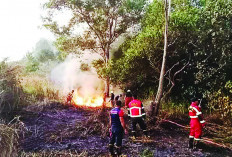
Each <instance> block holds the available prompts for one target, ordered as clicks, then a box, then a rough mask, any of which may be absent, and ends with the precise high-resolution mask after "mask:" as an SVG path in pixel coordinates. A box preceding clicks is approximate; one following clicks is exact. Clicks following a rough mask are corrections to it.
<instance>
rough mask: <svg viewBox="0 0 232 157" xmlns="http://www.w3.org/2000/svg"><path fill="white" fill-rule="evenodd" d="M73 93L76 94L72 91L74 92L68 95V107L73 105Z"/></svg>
mask: <svg viewBox="0 0 232 157" xmlns="http://www.w3.org/2000/svg"><path fill="white" fill-rule="evenodd" d="M73 93H74V90H72V91H71V92H70V93H68V95H67V100H66V103H67V104H68V105H71V104H72V98H73Z"/></svg>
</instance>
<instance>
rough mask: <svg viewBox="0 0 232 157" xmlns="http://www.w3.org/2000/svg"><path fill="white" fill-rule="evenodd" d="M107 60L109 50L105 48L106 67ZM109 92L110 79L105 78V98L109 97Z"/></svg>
mask: <svg viewBox="0 0 232 157" xmlns="http://www.w3.org/2000/svg"><path fill="white" fill-rule="evenodd" d="M109 58H110V50H109V48H107V50H106V67H108V62H109ZM109 91H110V78H109V76H107V77H106V80H105V93H106V95H107V97H109Z"/></svg>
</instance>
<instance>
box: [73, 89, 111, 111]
mask: <svg viewBox="0 0 232 157" xmlns="http://www.w3.org/2000/svg"><path fill="white" fill-rule="evenodd" d="M72 100H73V102H74V104H75V105H76V106H86V107H101V106H103V103H104V100H103V96H93V97H90V96H85V97H83V96H81V94H78V92H77V91H76V90H75V92H74V94H73V99H72ZM106 106H108V105H106Z"/></svg>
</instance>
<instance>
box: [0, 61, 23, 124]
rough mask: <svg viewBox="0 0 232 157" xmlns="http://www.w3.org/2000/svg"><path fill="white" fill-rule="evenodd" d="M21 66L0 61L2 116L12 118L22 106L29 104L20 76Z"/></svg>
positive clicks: (0, 116) (0, 105)
mask: <svg viewBox="0 0 232 157" xmlns="http://www.w3.org/2000/svg"><path fill="white" fill-rule="evenodd" d="M20 73H21V67H20V66H18V65H13V64H11V65H10V64H9V63H7V60H3V61H2V62H0V118H3V119H8V120H10V119H12V118H13V117H14V114H17V111H18V110H19V109H20V107H21V106H23V105H25V104H28V103H27V95H25V94H24V93H23V90H22V88H21V86H20V82H19V80H18V76H19V74H20Z"/></svg>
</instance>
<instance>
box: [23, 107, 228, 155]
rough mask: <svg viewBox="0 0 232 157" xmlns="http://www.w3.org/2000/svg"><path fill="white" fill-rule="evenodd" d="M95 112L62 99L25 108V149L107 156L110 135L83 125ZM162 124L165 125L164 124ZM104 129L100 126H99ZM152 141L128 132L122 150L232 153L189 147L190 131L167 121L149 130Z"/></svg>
mask: <svg viewBox="0 0 232 157" xmlns="http://www.w3.org/2000/svg"><path fill="white" fill-rule="evenodd" d="M95 113H96V112H95V111H94V110H84V109H76V108H74V107H67V106H64V105H62V104H59V103H51V104H50V105H47V106H44V107H42V108H41V107H35V108H31V109H27V110H25V111H24V112H22V114H21V117H22V121H23V122H24V123H25V125H26V127H27V130H28V131H27V133H26V134H25V137H24V140H23V141H22V147H23V150H24V151H25V152H38V151H44V150H47V151H50V150H60V151H62V150H71V151H75V152H77V153H81V152H83V151H86V152H88V155H87V156H107V154H108V148H107V146H108V141H109V137H108V136H106V137H103V136H101V135H98V134H97V133H96V134H95V133H94V132H92V133H91V134H84V133H85V132H89V131H88V129H89V128H84V127H81V126H82V124H83V122H85V121H87V120H88V119H89V118H90V117H91V116H92V115H93V114H95ZM161 126H162V125H161ZM100 129H101V128H100ZM150 135H151V140H152V142H149V143H143V142H133V141H131V140H129V136H128V135H127V136H125V137H124V139H123V146H124V147H123V154H125V155H127V156H128V157H136V156H140V155H144V156H145V155H147V156H148V154H150V155H151V154H152V155H151V156H157V157H164V156H201V157H205V156H215V157H219V156H220V157H221V156H232V152H231V151H228V150H225V149H222V148H216V147H213V146H208V145H207V146H205V149H204V151H192V150H189V149H188V148H187V146H188V145H187V143H188V134H187V132H184V131H183V130H181V129H179V128H177V127H174V126H168V124H164V125H163V127H159V128H156V129H154V130H150Z"/></svg>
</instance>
